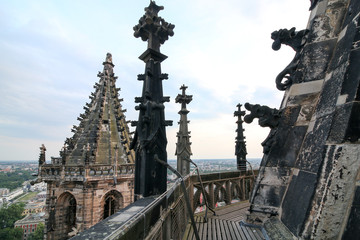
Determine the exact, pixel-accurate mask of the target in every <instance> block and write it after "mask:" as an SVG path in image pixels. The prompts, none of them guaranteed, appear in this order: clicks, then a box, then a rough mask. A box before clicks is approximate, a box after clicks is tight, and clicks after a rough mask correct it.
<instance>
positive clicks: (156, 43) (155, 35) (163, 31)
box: [133, 0, 175, 51]
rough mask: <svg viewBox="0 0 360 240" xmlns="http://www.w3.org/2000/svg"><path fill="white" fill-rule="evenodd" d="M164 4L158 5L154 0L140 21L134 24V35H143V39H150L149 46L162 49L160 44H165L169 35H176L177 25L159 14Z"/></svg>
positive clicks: (157, 49) (158, 49)
mask: <svg viewBox="0 0 360 240" xmlns="http://www.w3.org/2000/svg"><path fill="white" fill-rule="evenodd" d="M163 9H164V7H163V6H158V5H156V3H155V2H154V1H152V0H150V5H149V6H148V7H146V8H145V14H144V16H142V17H141V18H140V20H139V23H138V24H137V25H136V26H134V28H133V29H134V36H135V37H136V38H138V37H141V39H142V40H143V41H148V48H151V49H153V50H156V51H160V45H161V44H164V42H165V41H166V40H168V39H169V36H173V35H174V31H173V30H174V28H175V25H173V24H171V23H167V22H166V21H165V20H164V19H163V18H161V17H159V16H158V13H159V11H160V10H163Z"/></svg>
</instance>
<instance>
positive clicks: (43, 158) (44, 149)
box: [39, 144, 46, 166]
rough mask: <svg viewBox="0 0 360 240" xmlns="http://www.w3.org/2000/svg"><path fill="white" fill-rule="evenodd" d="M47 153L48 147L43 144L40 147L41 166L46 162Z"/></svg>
mask: <svg viewBox="0 0 360 240" xmlns="http://www.w3.org/2000/svg"><path fill="white" fill-rule="evenodd" d="M45 152H46V147H45V145H44V144H41V147H40V157H39V166H41V165H43V164H44V163H45V161H46V159H45Z"/></svg>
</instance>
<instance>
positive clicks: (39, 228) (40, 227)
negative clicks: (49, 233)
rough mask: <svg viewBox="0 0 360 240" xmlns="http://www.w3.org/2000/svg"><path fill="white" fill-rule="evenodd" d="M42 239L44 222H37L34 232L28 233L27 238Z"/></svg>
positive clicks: (30, 239)
mask: <svg viewBox="0 0 360 240" xmlns="http://www.w3.org/2000/svg"><path fill="white" fill-rule="evenodd" d="M43 239H44V224H43V223H39V225H38V226H37V228H36V230H35V232H33V233H32V234H30V235H29V237H28V240H43Z"/></svg>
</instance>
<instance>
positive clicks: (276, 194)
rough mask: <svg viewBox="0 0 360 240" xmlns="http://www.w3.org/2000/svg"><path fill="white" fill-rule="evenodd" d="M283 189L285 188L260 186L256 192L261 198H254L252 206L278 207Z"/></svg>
mask: <svg viewBox="0 0 360 240" xmlns="http://www.w3.org/2000/svg"><path fill="white" fill-rule="evenodd" d="M285 189H286V186H274V185H265V184H261V185H260V186H259V188H258V189H257V190H258V192H259V193H260V196H262V197H259V198H255V199H254V204H255V205H260V206H271V207H279V206H280V204H281V199H282V197H283V195H284V192H285Z"/></svg>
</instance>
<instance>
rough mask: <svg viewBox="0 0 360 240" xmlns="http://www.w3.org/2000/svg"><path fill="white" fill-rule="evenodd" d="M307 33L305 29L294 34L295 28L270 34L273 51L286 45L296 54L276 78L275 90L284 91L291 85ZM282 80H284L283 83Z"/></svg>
mask: <svg viewBox="0 0 360 240" xmlns="http://www.w3.org/2000/svg"><path fill="white" fill-rule="evenodd" d="M308 32H309V30H307V29H305V30H301V31H298V32H296V31H295V28H291V29H290V30H287V29H280V30H279V31H274V32H273V33H271V38H272V39H273V40H274V43H273V44H272V48H273V49H274V50H275V51H277V50H279V49H280V48H281V44H286V45H288V46H290V47H292V49H294V51H295V52H296V54H295V56H294V59H293V60H292V61H291V62H290V64H289V65H288V66H286V68H285V69H284V70H283V71H282V72H280V73H279V75H278V76H277V77H276V80H275V82H276V87H277V89H279V90H281V91H284V90H286V89H287V88H289V87H290V86H291V85H292V84H293V82H294V80H293V74H294V73H295V71H296V68H297V66H298V64H299V60H300V51H301V49H302V48H303V46H304V45H305V41H304V42H303V39H304V37H305V36H306V35H307V33H308ZM283 79H286V80H285V81H284V82H283Z"/></svg>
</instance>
